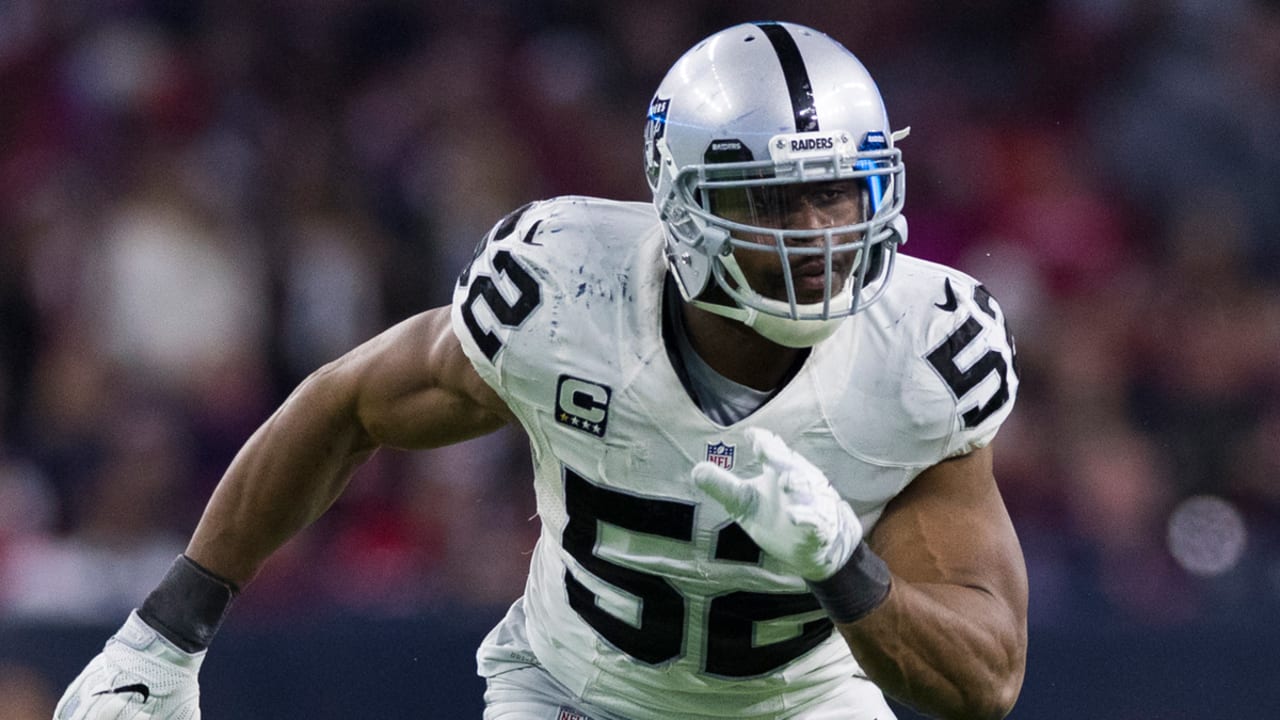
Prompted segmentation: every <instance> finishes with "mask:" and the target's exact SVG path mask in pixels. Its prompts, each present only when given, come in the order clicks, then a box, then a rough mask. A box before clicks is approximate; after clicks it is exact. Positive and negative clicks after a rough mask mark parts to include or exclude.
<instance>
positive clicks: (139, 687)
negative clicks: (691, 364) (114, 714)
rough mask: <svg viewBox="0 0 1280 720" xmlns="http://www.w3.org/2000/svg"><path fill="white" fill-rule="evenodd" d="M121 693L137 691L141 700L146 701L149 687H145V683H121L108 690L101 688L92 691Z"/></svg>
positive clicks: (110, 693)
mask: <svg viewBox="0 0 1280 720" xmlns="http://www.w3.org/2000/svg"><path fill="white" fill-rule="evenodd" d="M122 693H138V694H139V695H141V696H142V702H146V701H147V700H148V699H150V698H151V688H149V687H147V686H146V685H143V684H142V683H134V684H133V685H121V686H120V687H118V688H112V689H110V690H103V691H102V692H96V693H94V695H119V694H122Z"/></svg>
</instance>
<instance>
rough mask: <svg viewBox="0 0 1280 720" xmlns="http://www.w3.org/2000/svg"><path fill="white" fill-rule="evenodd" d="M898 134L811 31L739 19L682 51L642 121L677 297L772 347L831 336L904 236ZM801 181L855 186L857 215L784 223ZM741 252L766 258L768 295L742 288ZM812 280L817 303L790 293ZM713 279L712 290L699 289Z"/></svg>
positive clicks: (839, 55)
mask: <svg viewBox="0 0 1280 720" xmlns="http://www.w3.org/2000/svg"><path fill="white" fill-rule="evenodd" d="M906 134H907V130H903V131H900V132H898V133H894V132H893V131H891V130H890V128H889V121H888V115H887V113H886V112H885V108H884V102H883V101H882V100H881V98H880V92H879V90H878V89H877V88H876V84H875V82H874V81H873V80H872V79H871V76H870V75H869V74H868V73H867V70H866V68H864V67H863V65H862V63H861V62H859V60H858V59H857V58H856V57H854V55H853V54H852V53H851V52H849V51H848V50H847V49H845V47H844V46H843V45H841V44H840V43H838V42H836V41H835V40H833V39H831V38H830V37H828V36H827V35H824V34H823V33H820V32H818V31H816V30H812V29H810V28H807V27H804V26H801V25H795V24H792V23H782V22H760V23H748V24H743V25H737V26H734V27H731V28H729V29H727V30H723V31H721V32H718V33H716V34H715V35H712V36H711V37H709V38H707V39H705V40H703V41H702V42H700V43H699V44H698V45H697V46H695V47H694V48H693V49H692V50H689V51H688V52H687V53H685V55H684V56H683V57H681V58H680V60H678V61H677V62H676V64H675V65H674V66H673V67H672V68H671V70H670V72H668V73H667V76H666V78H665V79H663V81H662V83H661V84H660V85H659V86H658V90H657V92H656V93H655V94H654V97H653V101H652V103H651V104H650V106H649V121H648V125H647V127H646V130H645V165H646V170H647V174H648V180H649V187H650V189H651V190H652V191H653V202H654V205H655V206H656V207H657V209H658V214H659V216H660V217H661V219H662V223H663V226H664V235H665V236H666V259H667V265H668V267H669V268H670V269H671V273H672V275H673V276H674V277H675V279H676V282H677V285H678V286H679V287H680V292H681V294H682V295H683V296H684V298H685V300H687V301H689V302H692V303H694V304H695V305H697V306H699V307H702V308H704V309H706V310H708V311H710V312H714V313H717V314H719V315H723V316H726V317H730V318H734V319H737V320H740V321H742V322H744V323H746V324H747V325H749V326H751V327H753V328H755V330H756V331H757V332H759V333H760V334H761V335H763V336H765V337H767V338H769V339H770V340H773V341H774V342H777V343H779V344H782V345H787V346H790V347H807V346H811V345H813V344H815V343H817V342H819V341H821V340H822V339H824V338H826V337H827V336H829V335H830V334H831V333H832V332H834V331H835V329H836V328H837V327H838V323H839V322H840V320H841V318H844V317H846V316H849V315H852V314H854V313H856V312H858V311H859V310H862V309H863V308H865V307H867V306H868V305H870V304H871V303H872V302H874V301H875V300H876V299H878V298H879V297H880V295H881V294H882V293H883V292H884V289H885V286H886V283H887V282H888V280H889V276H890V275H891V274H892V270H893V264H894V258H895V257H896V254H897V248H898V245H900V244H901V243H903V242H905V241H906V220H905V219H904V218H902V216H901V212H902V204H903V198H904V192H905V189H906V188H905V184H904V180H905V176H904V169H903V165H902V155H901V153H900V151H899V150H898V149H897V148H896V147H895V142H896V141H898V140H901V139H902V138H904V137H906ZM810 183H824V184H825V185H822V186H816V189H819V190H820V191H822V192H826V191H827V188H837V189H840V192H846V191H847V189H848V188H852V189H853V191H856V192H857V194H858V195H860V197H859V198H858V201H857V202H858V206H857V207H856V210H857V212H856V213H855V215H854V216H849V215H847V214H846V215H845V216H843V217H837V214H829V215H828V216H825V218H820V219H819V221H813V220H812V219H811V220H810V221H809V222H807V223H805V222H795V221H790V220H788V219H787V218H788V213H791V212H794V210H792V209H789V208H794V207H796V206H797V205H796V203H797V200H796V198H797V197H800V198H804V197H806V196H805V195H804V193H806V192H813V191H814V190H815V186H810V185H803V184H810ZM804 202H808V201H807V200H806V201H804ZM812 217H813V214H810V218H812ZM806 225H807V226H806ZM815 225H818V226H819V227H814V226H815ZM744 253H764V254H767V255H770V256H772V257H773V258H776V260H775V261H774V262H776V263H778V264H779V265H780V266H781V275H782V277H781V283H780V287H777V288H776V289H774V290H772V291H771V292H770V295H772V296H770V295H766V294H764V293H762V292H761V288H753V287H752V285H751V283H750V282H749V280H748V278H747V274H746V273H744V272H743V267H742V265H743V264H745V263H747V262H748V260H749V259H748V258H747V257H745V256H744V255H743V254H744ZM815 256H816V257H819V258H821V260H815V259H814V258H815ZM754 257H755V258H757V259H756V260H755V262H756V263H757V264H758V262H759V258H761V257H762V256H759V255H757V256H754ZM740 259H741V260H742V262H741V263H740V262H739V260H740ZM802 267H803V268H804V269H803V270H801V271H800V273H803V276H802V275H801V274H798V272H797V269H798V268H802ZM819 277H820V278H821V282H822V288H823V289H822V292H821V293H820V294H821V299H817V298H816V296H815V295H814V293H812V292H809V293H806V294H802V293H798V292H797V284H798V283H797V279H799V281H800V282H801V283H803V284H804V287H806V288H809V289H812V288H813V286H814V285H816V284H817V283H818V278H819ZM712 280H714V281H715V285H716V286H718V287H719V288H720V289H721V290H723V295H721V294H720V293H716V292H712V293H710V297H708V296H707V291H708V289H709V288H711V281H712ZM784 295H785V297H783V296H784ZM724 296H727V300H726V298H725V297H724ZM801 300H803V302H802V301H801Z"/></svg>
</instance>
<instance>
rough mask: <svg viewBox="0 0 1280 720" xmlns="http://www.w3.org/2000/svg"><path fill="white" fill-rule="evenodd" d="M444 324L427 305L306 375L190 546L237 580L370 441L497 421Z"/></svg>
mask: <svg viewBox="0 0 1280 720" xmlns="http://www.w3.org/2000/svg"><path fill="white" fill-rule="evenodd" d="M449 322H450V321H449V309H448V308H447V307H443V308H437V309H434V310H430V311H427V312H425V313H422V314H420V315H417V316H415V317H413V318H410V319H408V320H405V321H404V322H401V323H400V324H398V325H396V326H394V327H392V328H390V329H389V330H387V331H385V332H383V333H382V334H381V335H378V336H377V337H375V338H373V339H372V340H370V341H368V342H366V343H365V344H363V345H361V346H360V347H357V348H356V349H354V350H352V351H351V352H349V353H347V354H346V355H344V356H343V357H341V358H339V359H338V360H335V361H333V362H331V363H329V364H328V365H325V366H324V367H322V368H320V369H319V370H317V371H316V372H314V373H313V374H312V375H311V376H310V377H308V378H307V379H306V380H305V381H304V382H303V383H302V384H301V385H300V386H299V387H298V388H297V389H296V390H295V391H294V392H293V394H292V395H291V396H290V397H289V399H288V400H286V401H285V402H284V404H283V405H281V407H280V408H279V409H278V410H277V411H276V412H275V414H273V415H272V416H271V418H270V419H268V420H267V421H266V423H264V424H263V425H262V427H260V428H259V429H258V430H257V432H255V433H254V434H253V436H252V437H251V438H250V439H249V441H248V442H247V443H246V444H245V445H244V447H243V448H242V449H241V450H240V452H239V454H237V456H236V458H235V460H234V461H233V462H232V463H231V465H230V467H229V468H228V470H227V472H226V474H225V475H224V476H223V478H222V480H221V482H220V483H219V484H218V487H217V489H216V490H215V491H214V493H213V497H212V499H211V500H210V502H209V505H208V507H207V508H206V509H205V512H204V515H203V517H202V518H201V520H200V523H199V525H198V526H197V527H196V531H195V534H194V536H193V537H192V538H191V542H190V544H189V545H188V547H187V555H188V556H189V557H190V558H191V559H193V560H195V561H196V562H197V563H199V564H200V565H201V566H203V567H204V568H206V569H208V570H210V571H212V572H213V573H215V574H216V575H219V576H220V577H222V578H225V579H227V580H230V581H232V582H234V583H236V584H238V585H239V586H241V587H243V586H244V584H246V583H247V582H248V581H249V580H250V579H252V578H253V576H254V575H255V574H256V573H257V572H258V570H259V568H261V566H262V564H263V563H264V562H265V561H266V559H267V557H268V556H269V555H270V554H271V553H272V552H273V551H274V550H275V549H276V548H278V547H279V546H280V545H281V544H283V543H284V542H285V541H286V540H288V539H289V538H290V537H292V536H293V535H294V534H296V533H297V532H298V531H299V530H301V529H302V528H303V527H305V526H307V525H308V524H310V523H311V522H312V521H314V520H315V519H316V518H318V517H319V516H320V515H321V514H322V513H323V512H324V511H325V510H326V509H327V508H328V507H329V506H330V505H331V504H332V503H333V502H334V500H335V499H337V497H338V496H339V494H341V493H342V491H343V489H344V488H345V487H346V484H347V480H348V479H349V477H350V476H351V473H352V471H353V470H354V469H355V468H356V467H357V466H358V465H359V464H360V463H361V462H363V461H364V460H365V459H367V458H368V457H369V456H370V455H371V454H372V453H373V451H374V450H375V449H376V448H378V447H379V446H382V445H387V446H392V447H398V448H428V447H438V446H441V445H447V444H450V443H454V442H458V441H461V440H465V439H468V438H472V437H476V436H479V435H482V434H485V433H488V432H491V431H493V430H496V429H497V428H499V427H501V426H502V425H504V424H506V423H507V422H508V421H509V420H510V419H511V415H510V411H509V410H508V409H507V407H506V405H505V404H503V402H502V401H501V400H500V399H499V398H498V396H497V395H496V394H495V393H494V392H493V390H492V388H490V387H489V386H488V385H487V384H486V383H485V382H484V381H483V380H482V379H481V378H480V376H479V375H478V374H476V372H475V369H474V368H473V367H472V365H471V362H470V360H468V359H467V357H466V355H465V354H464V353H463V351H462V347H461V346H460V345H459V344H458V341H457V338H456V337H455V336H454V334H453V332H452V330H451V329H450V325H449Z"/></svg>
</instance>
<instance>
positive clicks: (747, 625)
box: [453, 197, 1017, 720]
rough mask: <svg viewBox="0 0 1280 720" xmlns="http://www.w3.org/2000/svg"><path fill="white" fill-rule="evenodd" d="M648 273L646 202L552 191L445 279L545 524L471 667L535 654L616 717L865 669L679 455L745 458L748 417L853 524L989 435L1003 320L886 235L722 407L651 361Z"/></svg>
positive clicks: (711, 709)
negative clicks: (803, 464)
mask: <svg viewBox="0 0 1280 720" xmlns="http://www.w3.org/2000/svg"><path fill="white" fill-rule="evenodd" d="M665 274H666V269H665V266H664V262H663V259H662V240H661V226H660V224H659V222H658V220H657V217H656V214H655V212H654V210H653V208H652V206H651V205H649V204H647V203H621V202H613V201H606V200H599V199H593V198H583V197H568V198H559V199H556V200H550V201H546V202H541V203H536V204H533V205H530V206H526V207H525V208H522V209H521V210H519V211H517V212H515V213H512V215H510V216H508V218H506V219H504V220H503V222H501V223H499V224H498V226H496V227H495V228H494V229H493V231H491V232H490V234H489V236H488V237H487V238H486V239H485V241H484V242H483V243H481V246H480V247H479V248H478V249H477V251H476V256H475V258H474V259H473V261H472V262H471V264H470V265H469V266H468V267H467V268H466V269H465V270H464V271H463V273H462V276H461V277H460V279H459V283H458V286H457V289H456V291H455V293H454V298H453V329H454V332H455V333H456V334H457V336H458V338H459V340H460V341H461V343H462V346H463V348H464V349H465V351H466V353H467V355H468V356H469V357H470V359H471V361H472V362H473V364H474V365H475V367H476V370H477V371H478V372H479V373H480V375H481V376H482V377H483V378H484V379H485V380H486V381H487V382H488V383H489V384H490V385H492V386H493V388H494V389H495V390H496V391H497V392H498V394H499V395H500V396H501V397H502V398H503V399H504V400H505V401H506V403H507V404H508V405H509V406H510V407H511V409H512V411H513V412H514V413H515V415H516V417H517V418H519V420H520V422H521V423H522V425H523V426H524V428H525V430H526V431H527V432H528V435H529V438H530V441H531V443H532V450H533V459H534V465H535V477H536V481H535V482H536V491H537V505H538V513H539V515H540V517H541V521H542V534H541V537H540V539H539V541H538V544H537V547H536V549H535V551H534V554H533V559H532V563H531V568H530V574H529V579H528V584H527V586H526V590H525V595H524V597H523V598H522V600H521V603H522V607H520V606H517V608H515V609H514V610H517V611H513V612H512V613H511V614H509V615H508V617H507V619H506V620H504V624H503V625H500V626H499V627H498V628H495V630H494V632H493V633H491V634H490V636H489V638H487V639H486V642H485V645H484V646H483V647H482V648H481V650H480V653H479V660H480V671H481V674H483V675H486V676H492V675H494V674H497V673H500V672H502V671H503V670H504V669H510V668H511V667H514V666H516V665H521V664H523V665H527V664H540V665H542V666H543V667H544V668H545V669H546V670H547V671H549V672H550V673H551V674H552V675H553V676H554V677H555V678H556V679H557V680H558V681H559V682H561V683H563V684H564V685H565V686H567V687H568V688H569V689H571V690H572V691H573V692H575V693H577V694H578V695H579V696H580V697H582V698H583V699H585V700H587V701H588V702H591V703H594V704H595V705H597V706H599V707H602V708H606V709H608V710H610V711H611V712H612V713H616V714H617V715H618V716H620V717H626V718H630V719H632V720H647V719H649V718H654V719H659V718H661V719H662V720H667V719H669V718H673V717H682V718H694V717H699V718H777V717H784V716H789V715H793V714H796V713H797V712H801V711H803V709H804V708H805V707H806V706H809V705H812V704H815V703H820V702H821V701H822V698H823V697H824V695H827V694H830V693H831V692H832V688H833V687H834V686H838V685H839V684H840V683H842V682H845V681H847V680H848V678H850V677H851V676H857V675H864V673H862V671H861V669H860V668H859V667H858V665H857V663H856V662H855V660H854V659H853V657H852V656H851V654H850V653H849V650H848V648H847V646H846V645H845V643H844V641H843V639H841V638H840V637H839V634H838V633H835V632H833V626H832V624H831V622H830V621H829V620H828V619H827V618H826V616H825V614H824V613H823V612H822V610H821V609H820V607H819V606H818V603H817V601H816V600H815V599H814V597H813V596H812V594H810V593H809V592H808V590H807V587H806V585H805V583H804V581H803V580H802V579H800V578H798V577H795V576H792V575H789V574H788V573H787V572H786V571H785V569H784V568H783V567H782V566H781V565H780V564H779V563H777V562H776V561H775V560H774V559H773V558H771V557H769V556H767V555H765V554H763V553H762V552H761V551H760V549H759V548H758V547H757V546H756V545H755V544H754V543H753V542H752V541H751V540H750V539H749V538H748V537H747V535H746V533H745V532H743V531H742V529H741V528H740V527H738V525H736V524H735V523H733V522H732V521H731V520H730V519H729V517H728V516H727V515H726V513H725V512H724V510H723V509H722V508H721V507H720V506H719V505H718V504H717V503H715V502H714V501H711V500H710V498H708V497H707V496H705V495H704V494H702V493H701V492H699V490H698V489H697V488H696V487H695V486H694V484H693V482H692V480H691V479H690V471H691V469H692V467H693V466H694V464H695V463H697V462H699V461H702V460H711V461H713V462H717V463H719V464H721V465H723V466H725V467H727V468H730V469H732V470H734V471H735V472H738V473H741V474H743V475H747V476H749V475H755V474H758V473H759V472H760V468H759V467H758V465H757V464H756V463H755V461H754V459H753V458H752V457H751V456H750V453H749V450H748V448H749V445H748V443H747V441H746V439H745V436H744V431H745V430H746V429H747V428H748V427H752V426H759V427H764V428H768V429H769V430H771V431H773V432H775V433H777V434H778V435H779V436H780V437H781V438H782V439H783V440H784V441H786V442H787V443H788V444H789V445H790V446H791V447H792V448H794V449H795V450H796V451H797V452H799V453H801V454H802V455H804V456H805V457H806V458H808V459H809V460H810V461H812V462H813V464H814V465H816V466H817V467H819V468H821V469H822V470H823V471H824V472H825V473H826V475H827V477H828V478H830V480H831V482H832V484H833V485H834V486H835V487H836V489H837V490H838V491H839V492H840V494H841V495H842V496H843V497H844V498H845V499H846V500H847V501H848V502H849V503H850V504H851V505H852V507H853V509H854V510H855V511H856V512H857V515H858V518H859V519H860V520H861V521H862V523H863V526H864V527H865V528H866V530H867V531H868V532H870V531H871V529H872V528H873V527H874V526H875V524H876V521H877V520H878V519H879V517H880V515H881V513H882V512H883V510H884V508H885V505H886V503H888V502H889V501H890V500H892V499H893V498H894V496H896V495H897V494H898V493H899V492H901V491H902V489H903V488H904V487H906V485H907V484H908V483H910V482H911V480H912V479H913V478H915V477H916V475H917V474H919V473H920V472H921V471H922V470H924V469H925V468H927V467H929V466H931V465H934V464H935V463H937V462H939V461H941V460H943V459H945V458H947V457H950V456H954V455H958V454H962V453H964V452H967V451H969V450H971V449H974V448H976V447H980V446H982V445H985V444H986V443H988V442H990V440H991V438H992V437H993V436H994V435H995V433H996V430H997V428H998V427H999V426H1000V424H1001V422H1003V421H1004V418H1005V417H1006V416H1007V415H1008V413H1009V411H1010V409H1011V407H1012V405H1013V399H1014V396H1015V394H1016V391H1017V377H1016V375H1015V374H1014V372H1013V368H1012V362H1013V350H1012V348H1011V341H1010V340H1009V339H1008V337H1007V335H1006V332H1005V329H1004V321H1003V314H1002V313H1001V311H1000V308H999V306H998V305H997V304H996V303H995V302H994V301H993V300H992V299H991V296H990V295H989V294H988V293H987V292H986V291H985V290H984V289H983V288H982V286H980V285H978V284H977V283H976V282H975V281H974V280H973V279H972V278H970V277H968V276H966V275H965V274H963V273H960V272H958V271H955V270H952V269H949V268H946V267H943V266H940V265H936V264H933V263H929V262H924V261H921V260H917V259H914V258H910V257H904V256H899V258H898V261H897V267H896V268H895V270H894V275H893V277H892V281H891V282H890V284H889V288H888V290H887V292H886V293H885V295H884V297H883V298H881V299H880V301H879V302H877V303H876V304H874V305H872V306H871V307H870V308H868V309H867V310H865V311H863V312H861V313H859V314H858V315H855V316H853V317H851V318H849V319H847V320H846V321H845V322H844V323H843V324H842V326H841V327H840V329H839V330H838V331H837V332H836V333H835V334H833V335H832V336H831V337H830V338H828V339H827V340H825V341H823V342H821V343H820V344H818V345H817V346H816V347H814V348H813V350H812V352H811V353H810V354H809V357H808V358H807V359H806V360H805V362H804V364H803V366H802V367H801V368H800V370H799V371H798V372H797V374H796V375H795V376H794V377H793V378H792V379H791V380H790V381H789V382H788V384H787V385H786V386H785V387H784V388H783V389H782V390H781V391H779V392H778V393H777V394H776V395H774V396H773V397H772V398H771V399H770V400H769V401H768V402H767V403H765V404H764V405H763V406H762V407H760V408H759V409H758V410H757V411H756V412H754V413H752V414H751V415H750V416H749V417H747V418H746V419H744V420H743V421H741V422H739V423H736V424H734V425H730V426H722V425H718V424H716V423H715V422H712V421H711V420H709V419H708V418H707V417H706V416H705V415H703V413H702V412H701V411H700V410H699V409H698V407H697V405H696V404H695V403H694V401H693V400H692V399H691V398H690V396H689V394H688V392H687V391H686V389H685V387H684V386H683V385H682V383H681V381H680V379H679V377H678V375H677V372H676V370H675V368H674V367H673V365H672V362H671V360H670V359H669V355H668V352H667V349H666V346H665V344H664V340H663V330H662V322H663V312H662V303H663V300H662V296H663V292H664V287H665V286H666V284H665ZM514 625H519V627H516V626H514ZM878 702H881V703H882V702H883V701H882V700H878Z"/></svg>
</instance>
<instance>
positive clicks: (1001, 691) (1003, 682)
mask: <svg viewBox="0 0 1280 720" xmlns="http://www.w3.org/2000/svg"><path fill="white" fill-rule="evenodd" d="M1024 674H1025V664H1024V663H1021V662H1018V663H1016V664H1014V665H1013V666H1012V667H1008V668H1003V669H1002V670H1001V671H999V672H994V673H992V676H991V677H990V678H989V679H988V682H986V683H983V689H982V691H980V692H976V693H973V694H971V695H970V696H969V698H968V702H967V705H968V708H967V710H966V711H965V712H964V713H963V714H962V715H960V717H964V718H966V719H968V720H1001V719H1002V718H1004V717H1006V716H1007V715H1008V714H1009V713H1010V712H1012V711H1013V706H1014V704H1015V703H1017V701H1018V696H1019V695H1020V694H1021V693H1022V679H1023V676H1024Z"/></svg>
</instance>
